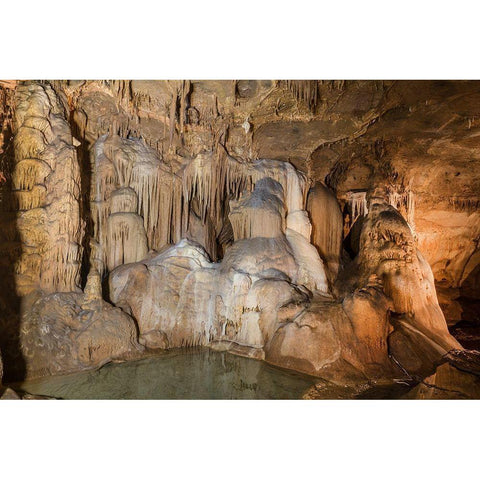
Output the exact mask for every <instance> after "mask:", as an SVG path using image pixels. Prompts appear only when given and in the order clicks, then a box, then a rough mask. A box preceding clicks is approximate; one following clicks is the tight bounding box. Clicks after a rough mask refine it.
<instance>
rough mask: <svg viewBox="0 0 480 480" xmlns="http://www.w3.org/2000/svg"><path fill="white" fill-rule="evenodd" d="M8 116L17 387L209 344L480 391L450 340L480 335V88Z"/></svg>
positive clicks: (2, 259) (6, 187) (190, 99)
mask: <svg viewBox="0 0 480 480" xmlns="http://www.w3.org/2000/svg"><path fill="white" fill-rule="evenodd" d="M0 103H1V105H0V107H1V108H0V121H1V124H2V125H1V129H0V220H1V222H2V228H1V229H0V252H1V253H2V255H0V265H1V267H2V269H3V272H5V273H4V274H3V275H2V278H1V279H0V288H1V290H2V293H1V296H0V349H1V351H2V356H3V369H4V376H6V377H8V380H11V379H21V378H25V377H37V376H43V375H53V374H58V373H65V372H72V371H75V370H82V369H88V368H98V367H100V366H101V365H103V364H104V363H106V362H109V361H112V360H115V359H128V358H132V357H138V356H142V355H144V353H143V352H144V350H145V349H146V350H147V353H148V351H149V350H151V349H160V350H167V349H174V348H183V347H191V346H207V347H210V348H212V349H216V350H228V351H230V352H232V353H236V354H238V355H244V356H248V357H253V358H257V359H262V360H265V361H266V362H269V363H270V364H272V365H276V366H279V367H282V368H286V369H291V370H295V371H298V372H303V373H307V374H309V375H313V376H316V377H318V378H321V379H323V381H325V382H330V384H335V385H337V386H339V385H347V384H348V385H357V386H358V385H360V384H362V382H386V383H388V382H393V380H394V379H396V380H398V379H400V380H401V381H403V382H407V383H408V382H411V383H409V385H411V386H412V387H413V386H415V385H417V386H415V390H412V392H411V396H413V397H421V398H424V397H435V398H436V397H437V396H438V392H439V391H441V389H442V388H447V387H446V384H453V383H455V382H456V383H457V384H458V385H460V386H459V387H458V389H457V390H456V391H457V392H463V393H461V394H459V395H465V396H475V395H478V392H477V390H476V382H477V380H476V375H477V372H476V370H475V369H473V370H475V371H472V368H473V367H471V365H472V364H475V361H476V360H475V359H474V358H473V357H472V356H471V355H470V353H468V351H465V350H463V347H462V345H461V343H462V342H460V343H459V341H457V340H456V339H455V338H454V336H452V335H451V334H450V333H449V330H448V327H447V323H448V325H453V324H455V323H457V322H459V323H458V325H457V326H458V327H459V328H467V327H470V328H477V327H478V325H480V324H479V323H478V322H480V317H479V316H478V306H479V305H480V295H479V286H480V241H479V239H480V218H479V213H478V207H479V205H480V200H479V198H480V176H478V174H477V171H478V168H476V166H477V164H478V162H479V161H480V157H479V154H478V152H479V151H480V150H479V148H478V146H479V145H478V141H477V140H478V138H480V136H479V132H480V123H479V122H478V118H477V116H478V113H477V112H478V109H479V108H480V94H479V90H478V82H443V83H442V82H423V83H418V82H395V81H316V80H286V81H246V80H244V81H189V80H182V81H180V80H176V81H139V80H135V81H128V80H121V81H107V80H102V81H92V80H89V81H19V82H0ZM82 290H83V291H82ZM465 325H466V326H467V327H466V326H465ZM459 339H460V337H459ZM463 343H465V342H463ZM469 345H470V344H469ZM464 346H465V345H464ZM452 352H454V353H452ZM455 352H456V353H455ZM465 352H466V353H465ZM453 356H454V357H455V359H456V360H452V358H453ZM460 358H461V359H462V360H461V361H460V360H459V359H460ZM455 362H456V363H455ZM462 362H463V363H462ZM460 363H461V365H462V366H461V367H460V366H459V365H460ZM466 364H468V365H470V366H469V367H468V368H467V367H465V365H466ZM0 365H1V364H0ZM465 368H467V371H468V375H467V373H465ZM462 369H463V370H462ZM468 369H470V370H468ZM462 372H463V373H462ZM464 373H465V375H464ZM414 384H415V385H414ZM431 385H437V387H438V388H437V389H436V390H432V389H431ZM470 387H471V388H470ZM349 388H350V387H349ZM352 388H356V387H352ZM432 388H433V387H432ZM425 389H429V390H425ZM432 392H437V393H434V394H433V393H432ZM452 395H454V394H452ZM313 396H314V395H313Z"/></svg>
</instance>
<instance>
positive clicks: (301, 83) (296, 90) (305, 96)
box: [285, 80, 320, 112]
mask: <svg viewBox="0 0 480 480" xmlns="http://www.w3.org/2000/svg"><path fill="white" fill-rule="evenodd" d="M285 84H286V86H287V88H288V89H289V90H290V91H291V92H292V93H293V94H294V96H295V98H296V99H297V100H298V101H301V102H304V103H305V104H306V105H307V107H308V108H309V109H310V111H311V112H315V109H316V108H317V104H318V102H319V97H320V95H319V91H318V81H317V80H285Z"/></svg>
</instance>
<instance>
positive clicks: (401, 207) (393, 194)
mask: <svg viewBox="0 0 480 480" xmlns="http://www.w3.org/2000/svg"><path fill="white" fill-rule="evenodd" d="M387 201H388V203H389V204H390V205H391V206H392V207H394V208H396V209H397V210H398V211H399V212H400V213H401V214H402V215H403V217H404V218H405V220H406V221H407V223H408V224H409V225H410V228H411V229H412V231H415V196H414V194H413V192H412V191H411V190H410V189H409V188H407V189H405V188H404V187H392V186H389V187H387Z"/></svg>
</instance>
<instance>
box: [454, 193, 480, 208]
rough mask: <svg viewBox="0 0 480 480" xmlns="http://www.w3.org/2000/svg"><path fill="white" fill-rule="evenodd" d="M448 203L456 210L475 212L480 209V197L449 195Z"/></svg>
mask: <svg viewBox="0 0 480 480" xmlns="http://www.w3.org/2000/svg"><path fill="white" fill-rule="evenodd" d="M448 203H449V205H450V206H451V207H452V208H453V209H454V210H456V211H461V212H474V211H476V210H478V209H480V198H478V197H471V196H470V197H466V196H465V197H461V196H455V197H449V198H448Z"/></svg>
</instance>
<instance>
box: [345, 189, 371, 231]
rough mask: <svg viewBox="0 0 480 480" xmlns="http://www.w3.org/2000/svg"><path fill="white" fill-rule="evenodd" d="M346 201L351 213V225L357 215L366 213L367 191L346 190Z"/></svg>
mask: <svg viewBox="0 0 480 480" xmlns="http://www.w3.org/2000/svg"><path fill="white" fill-rule="evenodd" d="M347 202H348V206H349V208H350V212H351V214H352V216H351V220H350V225H353V224H354V223H355V222H356V221H357V219H358V218H359V217H361V216H363V215H367V213H368V206H367V192H348V193H347Z"/></svg>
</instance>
